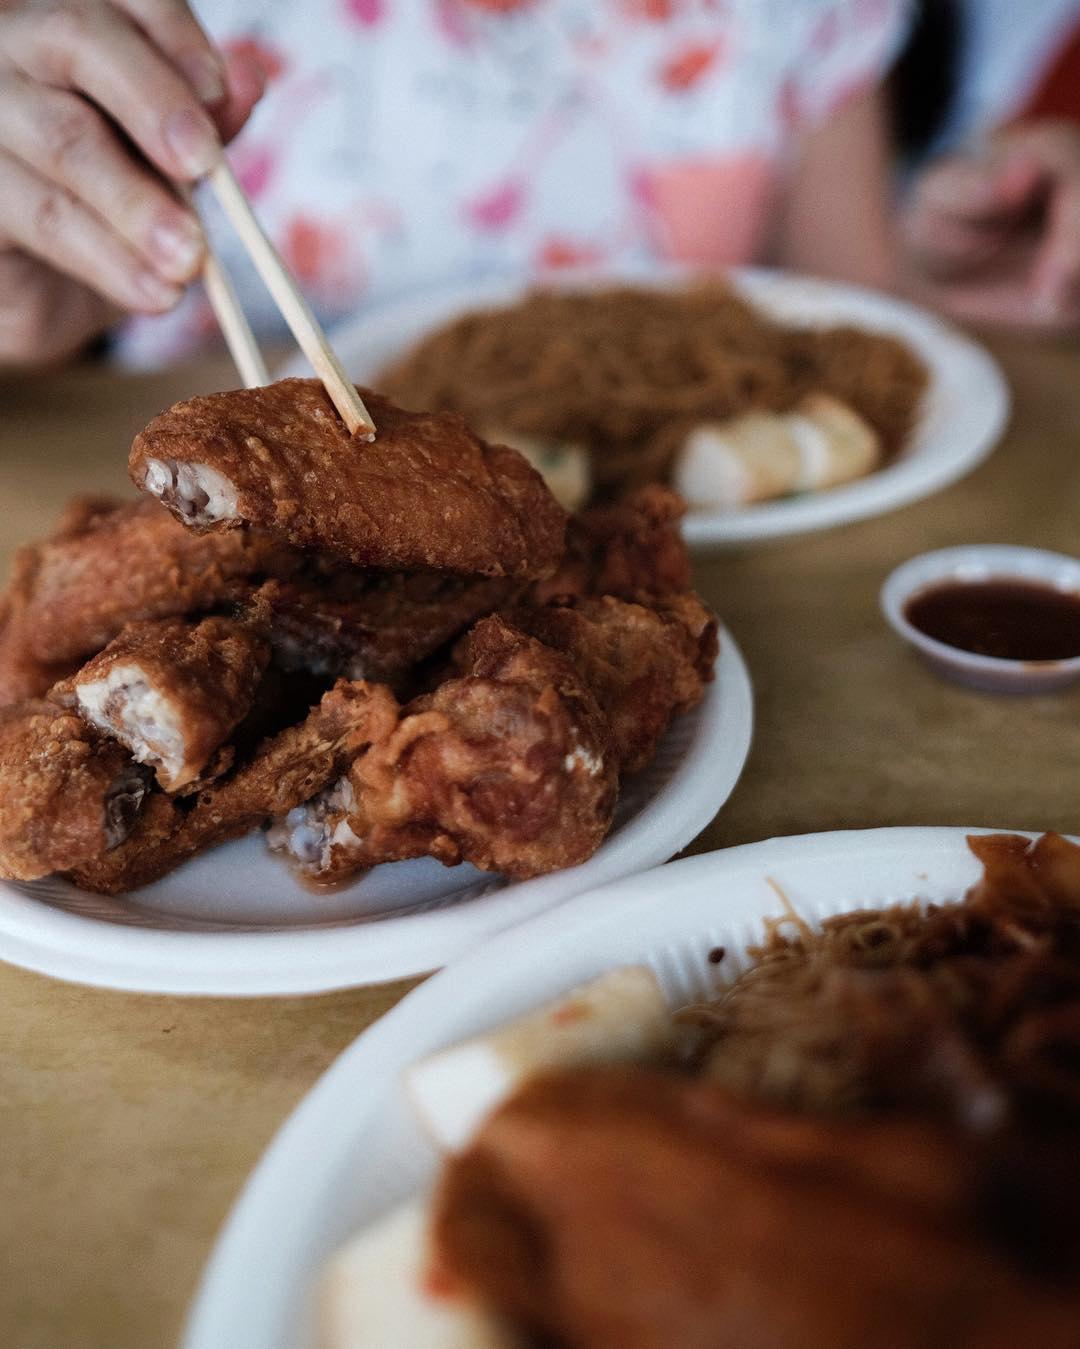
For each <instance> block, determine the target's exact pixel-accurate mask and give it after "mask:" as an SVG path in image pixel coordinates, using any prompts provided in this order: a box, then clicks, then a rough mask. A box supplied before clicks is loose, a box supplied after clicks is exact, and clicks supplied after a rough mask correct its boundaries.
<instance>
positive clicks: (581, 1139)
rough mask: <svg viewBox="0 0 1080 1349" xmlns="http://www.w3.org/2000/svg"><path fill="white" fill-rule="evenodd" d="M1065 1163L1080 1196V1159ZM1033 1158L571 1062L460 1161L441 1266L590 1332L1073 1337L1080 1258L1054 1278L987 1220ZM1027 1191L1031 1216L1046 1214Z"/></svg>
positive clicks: (608, 1340)
mask: <svg viewBox="0 0 1080 1349" xmlns="http://www.w3.org/2000/svg"><path fill="white" fill-rule="evenodd" d="M1057 1164H1058V1166H1059V1168H1060V1173H1061V1174H1060V1175H1059V1177H1058V1178H1059V1181H1060V1182H1062V1183H1064V1184H1066V1186H1067V1190H1068V1192H1071V1193H1075V1186H1076V1179H1077V1175H1076V1173H1077V1163H1076V1159H1075V1156H1073V1157H1072V1158H1069V1157H1068V1156H1067V1155H1066V1156H1060V1155H1059V1157H1058V1158H1057ZM1019 1174H1020V1171H1019V1170H1018V1169H1017V1167H1015V1166H1013V1165H1011V1164H1010V1160H1009V1158H1008V1157H1007V1156H1006V1157H1005V1158H1004V1159H1003V1158H1002V1157H1001V1156H1000V1155H997V1154H994V1155H991V1156H990V1157H989V1158H987V1157H985V1156H984V1155H983V1154H982V1153H981V1151H980V1150H979V1149H977V1148H975V1147H974V1146H973V1145H972V1143H971V1141H970V1139H964V1138H962V1137H961V1136H959V1135H957V1134H950V1133H948V1132H945V1131H943V1130H939V1129H937V1128H935V1127H934V1126H931V1125H927V1124H925V1123H918V1122H915V1121H889V1122H879V1121H873V1122H866V1121H861V1122H857V1123H843V1124H840V1123H836V1122H831V1121H830V1122H824V1121H821V1120H815V1119H813V1118H805V1117H798V1116H792V1115H780V1114H772V1113H769V1112H767V1111H765V1110H761V1109H757V1108H753V1107H750V1106H747V1105H745V1104H741V1103H739V1102H738V1100H737V1099H736V1098H734V1097H732V1096H730V1095H728V1094H727V1093H726V1092H724V1091H723V1090H722V1089H720V1088H718V1087H717V1086H715V1085H714V1084H712V1083H707V1082H701V1081H696V1080H693V1079H685V1078H680V1077H676V1076H674V1075H670V1076H669V1075H665V1074H663V1073H659V1072H651V1071H649V1070H646V1069H627V1068H621V1069H620V1068H602V1069H600V1068H593V1069H578V1070H569V1071H566V1072H562V1073H559V1074H555V1075H551V1076H548V1077H538V1078H536V1079H534V1080H533V1081H532V1082H530V1083H529V1084H528V1085H526V1086H525V1087H524V1089H522V1090H521V1091H520V1092H519V1093H518V1094H517V1095H516V1096H515V1097H514V1098H513V1099H512V1100H511V1101H509V1102H508V1103H507V1104H506V1105H504V1106H503V1107H502V1108H500V1109H499V1110H498V1111H497V1112H496V1113H495V1114H494V1115H493V1116H492V1117H491V1118H490V1119H489V1120H488V1122H487V1123H486V1125H485V1126H484V1128H483V1129H482V1131H481V1133H480V1135H479V1136H478V1138H477V1139H476V1141H475V1142H474V1143H473V1145H472V1146H471V1147H470V1148H469V1149H468V1150H467V1151H466V1152H465V1153H464V1154H463V1155H462V1156H461V1157H459V1158H457V1159H455V1160H452V1161H451V1162H450V1164H449V1166H448V1169H447V1171H446V1172H445V1174H444V1178H443V1181H442V1186H441V1190H440V1192H439V1194H438V1196H437V1207H436V1214H435V1220H434V1228H433V1231H434V1241H435V1248H436V1261H437V1264H436V1268H435V1269H434V1270H433V1271H432V1273H433V1276H434V1277H435V1278H437V1279H445V1280H449V1281H451V1286H455V1285H463V1286H464V1288H465V1289H466V1290H468V1292H470V1293H471V1294H473V1295H475V1296H478V1297H479V1298H480V1300H481V1301H482V1302H483V1303H485V1304H487V1305H488V1306H490V1307H491V1308H492V1309H493V1310H495V1311H498V1312H501V1313H502V1314H503V1315H504V1316H505V1317H507V1318H508V1320H509V1321H510V1323H511V1324H512V1325H513V1326H514V1327H515V1328H520V1329H521V1330H522V1331H523V1332H525V1333H527V1334H532V1335H536V1336H538V1337H539V1338H540V1339H541V1340H542V1342H543V1343H551V1342H555V1343H558V1344H566V1345H574V1346H577V1347H578V1349H670V1346H673V1345H678V1346H680V1349H747V1346H750V1345H755V1346H768V1349H820V1346H823V1345H828V1346H829V1347H830V1349H864V1347H865V1346H867V1345H873V1346H875V1349H976V1347H977V1349H1012V1346H1015V1345H1017V1344H1037V1345H1039V1346H1040V1349H1069V1347H1071V1346H1075V1345H1076V1344H1077V1343H1080V1299H1078V1297H1077V1294H1076V1292H1075V1282H1074V1276H1075V1270H1071V1271H1069V1273H1068V1276H1067V1277H1059V1278H1058V1279H1057V1280H1056V1281H1055V1280H1054V1279H1052V1278H1042V1277H1036V1276H1035V1275H1034V1274H1033V1273H1032V1272H1030V1270H1029V1269H1025V1268H1023V1267H1022V1266H1021V1265H1020V1264H1019V1262H1017V1261H1015V1260H1014V1259H1013V1258H1011V1256H1010V1253H1009V1249H1008V1246H1007V1245H1005V1244H1002V1243H1000V1242H999V1241H997V1240H995V1238H996V1237H997V1236H999V1233H998V1232H997V1231H996V1230H995V1228H994V1226H993V1224H991V1223H989V1222H987V1221H986V1208H987V1205H988V1204H990V1205H991V1206H992V1204H993V1194H994V1192H995V1190H996V1188H997V1187H998V1186H999V1185H1000V1187H1001V1189H1002V1191H1004V1190H1005V1189H1007V1188H1008V1186H1009V1185H1010V1184H1012V1183H1013V1182H1014V1181H1015V1179H1016V1177H1017V1176H1018V1175H1019ZM1003 1176H1008V1178H1009V1179H1008V1180H1007V1181H1006V1180H1003V1179H1002V1177H1003ZM1070 1180H1071V1184H1068V1182H1069V1181H1070ZM1002 1197H1004V1195H1002ZM1026 1197H1027V1196H1026V1194H1025V1193H1024V1191H1023V1189H1021V1190H1020V1191H1018V1192H1017V1194H1016V1195H1014V1199H1015V1200H1016V1201H1017V1202H1016V1204H1015V1207H1014V1210H1013V1218H1012V1221H1013V1224H1014V1226H1025V1225H1027V1226H1030V1223H1029V1220H1028V1215H1027V1213H1026V1212H1025V1205H1024V1200H1025V1198H1026ZM1072 1224H1073V1226H1074V1228H1075V1225H1076V1218H1075V1214H1074V1215H1073V1217H1072Z"/></svg>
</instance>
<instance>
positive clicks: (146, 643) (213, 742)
mask: <svg viewBox="0 0 1080 1349" xmlns="http://www.w3.org/2000/svg"><path fill="white" fill-rule="evenodd" d="M268 628H269V623H268V616H267V614H266V612H265V610H264V609H262V608H260V609H258V610H257V611H255V612H252V613H249V614H248V615H245V616H244V617H242V618H225V617H212V618H204V619H203V620H202V621H201V622H199V623H189V622H187V621H186V620H185V619H182V618H164V619H159V620H157V621H150V622H143V623H130V624H128V626H127V627H126V628H124V630H123V632H121V633H120V635H119V636H118V637H116V638H114V639H113V641H111V642H110V643H109V645H108V646H107V647H106V648H105V650H104V651H102V652H100V653H99V654H98V655H97V656H95V657H94V658H93V659H92V660H91V661H89V662H88V663H87V664H86V665H84V666H83V668H82V669H81V670H80V671H79V673H78V674H77V675H75V677H74V678H73V679H71V680H70V681H68V682H67V684H66V685H65V691H66V690H68V689H69V690H70V691H71V693H72V694H73V695H74V697H75V698H76V700H77V701H78V703H79V705H80V708H81V709H82V710H83V714H84V715H89V719H90V720H91V721H94V722H95V724H97V725H98V727H99V728H100V729H102V730H104V731H106V733H108V734H111V735H112V736H113V737H114V738H116V739H118V740H119V741H120V742H121V744H123V745H124V746H125V748H127V749H128V750H129V751H130V752H131V753H133V754H134V756H135V758H137V759H138V760H139V761H140V762H143V763H150V764H152V765H153V766H154V768H155V771H156V773H157V778H158V782H159V783H160V785H161V786H162V787H163V788H164V790H165V791H169V792H175V791H179V790H180V789H181V788H182V787H189V786H190V784H191V783H192V782H194V780H195V779H196V778H198V777H199V775H200V774H201V773H202V772H203V771H204V770H205V769H206V768H207V766H208V765H209V763H210V761H211V759H212V758H213V756H214V755H215V753H216V752H217V750H219V749H220V748H221V746H222V745H223V744H224V743H225V741H226V740H227V739H228V737H229V735H230V734H231V733H232V731H233V730H234V729H235V728H236V726H237V725H238V724H239V723H240V721H241V720H242V719H243V718H244V717H245V716H247V714H248V712H249V711H250V709H251V705H252V701H253V699H254V696H255V690H256V688H257V687H258V685H259V681H260V679H261V678H262V675H263V672H264V671H265V669H266V666H267V662H268V661H269V659H270V645H269V641H268ZM140 685H141V686H142V688H140ZM95 692H98V693H101V692H107V694H108V696H107V697H106V698H105V699H104V702H101V704H100V706H99V707H97V709H96V714H95V715H90V713H91V712H92V711H93V704H89V703H88V702H87V701H86V700H87V698H88V697H89V696H90V695H92V694H93V693H95ZM146 694H148V695H149V696H150V697H151V698H152V699H153V703H152V704H151V705H150V706H148V708H147V710H146V711H145V712H144V713H143V715H141V716H132V715H131V710H132V704H133V703H134V702H136V701H137V700H138V698H139V697H140V696H141V695H146ZM98 701H99V702H100V699H99V700H98ZM125 713H127V715H126V716H125ZM162 715H164V716H166V717H168V718H170V720H171V726H168V727H165V726H162V724H161V721H162ZM169 731H172V732H173V734H174V735H175V737H176V744H175V745H174V746H168V745H167V744H166V743H165V742H166V740H167V739H168V733H169ZM155 751H156V752H155Z"/></svg>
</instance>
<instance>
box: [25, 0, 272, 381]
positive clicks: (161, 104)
mask: <svg viewBox="0 0 1080 1349" xmlns="http://www.w3.org/2000/svg"><path fill="white" fill-rule="evenodd" d="M261 93H262V79H261V76H260V74H259V73H258V71H257V70H256V69H255V68H254V67H253V66H252V65H251V64H250V63H248V62H240V61H233V62H231V63H229V65H228V66H227V65H226V63H225V61H224V59H223V58H222V56H221V54H220V53H219V52H218V51H217V50H216V48H215V47H214V46H213V45H212V44H211V43H210V41H209V39H208V38H207V37H206V35H205V33H203V31H202V29H201V28H200V27H199V24H198V22H197V21H196V19H195V18H194V16H193V15H192V13H191V11H190V10H189V9H188V7H187V5H186V4H185V3H184V0H111V2H110V0H14V2H13V3H12V0H7V2H6V3H5V0H0V363H7V364H35V363H39V362H41V361H47V360H54V359H59V358H61V357H63V356H66V355H70V354H71V353H72V352H73V351H75V350H77V349H78V348H79V347H80V346H81V345H83V343H85V342H86V341H87V340H88V339H89V338H90V337H92V336H94V335H95V334H97V333H99V332H101V331H102V330H103V329H104V328H105V327H107V326H108V325H109V323H110V322H112V321H113V320H114V319H115V318H116V317H117V316H118V315H119V314H120V313H122V312H129V313H130V312H141V313H161V312H163V311H165V310H167V309H170V308H171V307H172V306H173V305H174V304H175V303H176V302H177V300H179V298H180V295H181V294H182V288H183V286H184V285H185V284H186V283H187V282H188V281H190V280H191V278H192V277H193V276H194V275H195V274H196V273H197V271H198V270H199V267H200V265H201V262H202V256H203V248H204V245H203V241H202V234H201V231H200V229H199V224H198V221H197V220H196V219H195V217H194V216H193V215H192V213H191V212H190V211H189V210H188V209H187V208H186V207H184V206H183V205H181V203H180V202H179V201H178V200H177V198H176V197H175V196H174V194H173V192H172V191H171V190H170V188H169V186H168V180H178V181H182V182H190V181H193V180H194V179H196V178H199V177H201V176H202V174H204V173H205V172H206V171H207V170H208V169H209V168H210V167H211V166H212V164H213V163H214V161H215V159H216V157H217V155H218V153H219V149H220V144H221V141H222V140H228V139H230V138H231V137H232V136H233V135H235V134H236V132H237V131H239V129H240V128H241V127H242V126H243V124H244V122H245V121H246V120H247V117H248V114H249V113H250V111H251V109H252V107H253V106H254V104H255V103H256V102H257V100H258V98H259V96H260V95H261Z"/></svg>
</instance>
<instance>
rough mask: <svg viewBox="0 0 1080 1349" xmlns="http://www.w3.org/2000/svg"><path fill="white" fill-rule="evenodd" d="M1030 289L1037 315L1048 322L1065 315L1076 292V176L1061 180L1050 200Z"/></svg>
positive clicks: (1079, 237)
mask: <svg viewBox="0 0 1080 1349" xmlns="http://www.w3.org/2000/svg"><path fill="white" fill-rule="evenodd" d="M1032 289H1033V292H1034V297H1035V303H1036V305H1037V307H1038V310H1039V312H1040V313H1041V314H1042V315H1043V317H1045V318H1047V319H1051V320H1052V319H1054V318H1055V317H1056V316H1057V315H1058V314H1059V313H1063V312H1065V311H1066V310H1067V309H1068V308H1069V307H1070V305H1071V304H1072V303H1073V301H1074V299H1075V296H1076V294H1077V292H1078V291H1080V174H1078V175H1076V176H1074V177H1073V178H1072V179H1071V180H1063V181H1062V182H1061V183H1060V184H1059V185H1058V187H1057V190H1056V191H1055V192H1054V195H1053V197H1052V198H1051V202H1050V209H1049V213H1048V216H1047V227H1046V237H1045V239H1044V240H1043V243H1042V245H1041V246H1040V248H1039V252H1038V256H1037V257H1036V260H1035V266H1034V269H1033V274H1032Z"/></svg>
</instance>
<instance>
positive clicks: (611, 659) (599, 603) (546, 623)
mask: <svg viewBox="0 0 1080 1349" xmlns="http://www.w3.org/2000/svg"><path fill="white" fill-rule="evenodd" d="M506 620H507V622H509V623H510V624H511V625H512V626H513V627H516V628H518V629H519V630H520V631H522V632H527V633H529V634H530V636H532V637H535V638H537V639H538V640H539V641H541V642H543V643H544V644H545V646H549V647H552V648H553V649H555V650H557V651H563V652H565V653H566V654H567V655H568V656H570V658H571V659H572V660H573V661H574V663H575V664H576V666H577V667H578V669H579V670H580V671H581V673H582V675H583V676H584V678H585V681H586V683H587V684H588V685H589V687H590V688H591V689H592V690H593V692H594V693H595V694H596V697H597V700H598V701H599V703H600V707H601V708H602V709H603V712H604V714H605V716H606V717H607V719H608V722H609V724H610V727H611V738H612V745H613V748H614V750H615V753H616V756H617V758H618V763H619V768H620V771H621V772H623V773H636V772H638V771H640V770H641V769H642V768H644V767H645V765H646V764H647V763H649V762H650V761H651V760H652V758H653V756H654V755H655V753H656V747H657V745H658V744H659V743H660V737H661V736H662V735H663V734H664V732H665V731H666V730H667V728H668V726H669V725H670V723H671V719H672V717H675V716H678V715H680V714H681V713H683V712H687V711H689V710H690V708H692V707H696V706H697V704H698V703H699V702H700V701H701V694H702V689H703V686H704V683H705V681H706V680H708V679H711V678H712V668H713V663H714V662H715V660H716V652H717V637H716V619H715V618H714V617H713V616H712V614H710V613H709V612H708V610H707V609H706V608H705V607H704V605H702V603H701V601H700V600H699V599H698V598H697V596H696V595H694V594H692V593H687V594H683V595H669V596H667V597H665V598H661V599H656V600H654V601H652V602H651V604H649V605H648V606H647V605H646V604H644V603H643V604H630V603H627V602H626V601H624V600H619V599H615V598H613V597H612V596H610V595H605V596H602V597H600V598H592V597H586V598H583V599H579V600H576V601H575V602H574V603H573V604H572V605H545V606H529V605H522V606H520V607H519V608H517V609H513V610H511V611H510V612H509V613H507V614H506ZM469 640H470V639H469V638H466V639H465V641H466V643H467V642H468V641H469Z"/></svg>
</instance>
